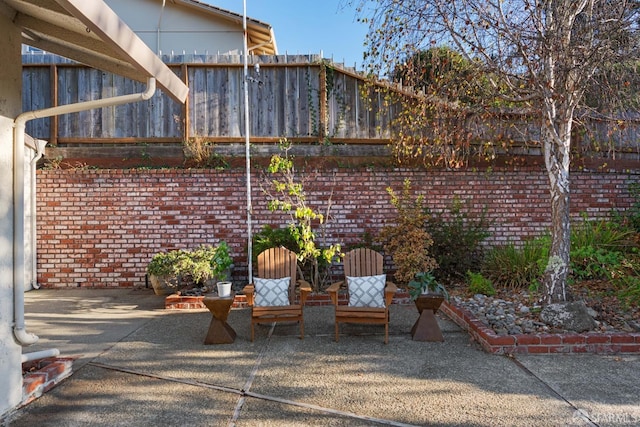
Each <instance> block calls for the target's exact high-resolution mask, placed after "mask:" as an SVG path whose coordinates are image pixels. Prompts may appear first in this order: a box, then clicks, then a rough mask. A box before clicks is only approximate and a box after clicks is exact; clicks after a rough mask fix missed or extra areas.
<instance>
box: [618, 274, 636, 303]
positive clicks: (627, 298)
mask: <svg viewBox="0 0 640 427" xmlns="http://www.w3.org/2000/svg"><path fill="white" fill-rule="evenodd" d="M615 285H616V287H617V288H618V298H619V299H620V301H622V303H623V305H625V306H627V307H628V306H636V307H637V306H640V277H638V276H637V275H629V276H624V277H621V278H620V279H618V280H616V281H615Z"/></svg>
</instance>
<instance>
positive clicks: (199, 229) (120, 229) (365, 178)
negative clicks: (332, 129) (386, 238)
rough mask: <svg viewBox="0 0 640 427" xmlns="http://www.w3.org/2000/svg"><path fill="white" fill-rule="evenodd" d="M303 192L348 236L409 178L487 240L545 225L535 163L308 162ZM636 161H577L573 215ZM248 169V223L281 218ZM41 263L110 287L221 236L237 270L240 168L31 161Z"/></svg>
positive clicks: (65, 279) (63, 275) (138, 280)
mask: <svg viewBox="0 0 640 427" xmlns="http://www.w3.org/2000/svg"><path fill="white" fill-rule="evenodd" d="M306 177H307V179H308V180H309V181H308V182H307V183H306V184H305V188H306V190H307V193H308V200H309V202H310V204H311V205H312V206H314V207H315V208H317V209H319V210H320V211H322V212H324V209H325V208H326V201H327V200H329V199H330V198H331V200H332V207H331V211H330V219H329V222H328V228H327V237H328V239H329V242H340V243H342V244H344V245H347V246H348V245H352V244H355V243H358V242H360V241H361V239H362V237H363V235H364V234H365V233H371V234H376V233H377V231H379V230H380V228H381V227H382V226H383V225H384V222H385V221H386V220H387V219H389V218H391V217H392V216H393V214H394V209H393V208H392V207H391V205H390V204H389V198H388V196H387V194H386V191H385V189H386V187H388V186H390V185H391V186H393V187H394V188H396V189H400V188H401V186H402V182H403V180H404V179H405V178H410V179H411V180H412V182H413V186H414V188H415V189H417V190H418V191H419V192H420V193H422V194H425V195H426V202H427V206H428V207H429V208H430V209H431V210H432V211H434V212H442V211H443V210H445V209H446V207H447V206H448V205H449V204H450V202H451V200H452V199H453V197H454V196H458V197H459V198H460V199H461V200H463V201H467V202H468V206H469V207H470V209H471V210H472V211H474V212H480V211H481V210H482V209H483V207H484V206H486V207H487V208H488V215H489V217H490V218H491V219H492V220H493V223H494V225H493V227H492V229H491V232H492V235H491V237H490V239H489V244H496V243H505V242H518V241H521V239H523V238H527V237H532V236H537V235H540V234H541V233H543V232H544V231H545V230H546V229H547V227H548V226H549V223H550V222H549V216H550V213H549V212H550V211H549V209H550V208H549V201H548V194H549V192H548V190H547V187H548V183H547V177H546V173H545V172H544V171H543V170H542V168H540V167H531V168H525V169H518V170H493V171H491V172H487V171H429V172H425V171H416V170H385V169H365V168H361V169H335V170H334V169H332V170H323V171H320V172H317V173H316V172H309V173H307V174H306ZM638 180H639V174H638V172H629V173H618V172H610V173H609V172H594V173H588V172H576V173H573V178H572V185H573V195H572V206H573V209H572V215H573V216H577V215H578V214H579V213H580V212H584V211H586V212H588V213H589V216H590V217H602V216H607V215H609V214H610V213H611V211H612V210H624V209H626V208H628V207H629V206H630V204H631V203H632V200H631V199H630V197H629V195H628V184H629V183H630V182H632V181H635V182H638ZM263 182H264V180H263V179H261V178H260V176H259V172H256V175H255V176H254V178H253V188H254V192H253V206H254V214H253V219H254V222H255V223H254V230H259V229H260V228H261V227H262V225H264V224H273V225H279V224H284V223H285V221H286V217H284V216H282V215H280V214H275V213H272V212H269V210H268V209H267V208H266V205H267V199H266V197H265V195H264V194H263V193H262V191H261V190H260V185H261V183H263ZM38 191H39V193H38V221H39V225H38V233H39V237H38V239H39V240H38V253H39V258H38V274H39V282H40V284H41V285H42V286H45V287H69V286H72V287H73V286H83V287H84V286H86V287H118V286H136V285H142V284H143V283H144V276H145V268H146V265H147V263H148V261H149V259H150V258H151V256H152V255H153V254H154V253H156V252H158V251H160V250H167V249H174V248H178V247H187V248H188V247H194V246H196V245H199V244H202V243H216V242H218V241H219V240H226V241H227V242H228V243H229V245H230V246H231V249H232V255H233V257H234V261H235V266H236V269H235V277H234V279H235V280H236V281H242V280H243V279H244V277H245V276H246V250H245V245H246V227H245V219H246V213H245V206H246V192H245V178H244V171H243V170H227V171H214V170H143V169H139V170H41V171H39V173H38Z"/></svg>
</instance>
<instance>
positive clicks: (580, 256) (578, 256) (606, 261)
mask: <svg viewBox="0 0 640 427" xmlns="http://www.w3.org/2000/svg"><path fill="white" fill-rule="evenodd" d="M623 259H624V255H623V254H622V252H619V251H612V250H608V249H603V248H594V247H593V246H582V247H577V248H575V249H573V250H572V251H571V274H572V277H573V278H574V279H577V280H592V279H612V278H614V277H616V276H618V275H620V274H621V272H620V268H621V265H622V261H623Z"/></svg>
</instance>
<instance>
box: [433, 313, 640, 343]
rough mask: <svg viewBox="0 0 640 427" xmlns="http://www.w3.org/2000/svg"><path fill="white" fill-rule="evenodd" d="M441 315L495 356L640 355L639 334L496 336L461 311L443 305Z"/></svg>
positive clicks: (590, 333)
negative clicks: (560, 354) (561, 354)
mask: <svg viewBox="0 0 640 427" xmlns="http://www.w3.org/2000/svg"><path fill="white" fill-rule="evenodd" d="M440 311H442V312H443V313H444V314H445V315H446V316H447V317H449V318H450V319H451V320H452V321H454V322H455V323H456V324H457V325H458V326H460V327H461V328H462V329H464V330H466V331H467V332H469V335H471V337H472V338H473V339H474V340H476V341H477V342H478V343H479V344H480V345H481V346H482V348H483V349H484V350H485V351H487V352H489V353H492V354H515V353H517V354H555V353H594V354H617V353H640V333H619V332H616V333H608V332H607V333H597V332H588V333H583V334H578V333H566V334H518V335H497V334H496V333H495V332H494V331H493V329H491V328H489V327H487V326H486V325H485V324H484V323H482V322H481V321H480V320H478V319H476V318H475V317H473V315H472V314H471V313H470V312H469V311H467V310H464V309H462V308H460V307H456V306H453V305H451V304H449V303H447V302H444V303H443V304H442V306H441V307H440Z"/></svg>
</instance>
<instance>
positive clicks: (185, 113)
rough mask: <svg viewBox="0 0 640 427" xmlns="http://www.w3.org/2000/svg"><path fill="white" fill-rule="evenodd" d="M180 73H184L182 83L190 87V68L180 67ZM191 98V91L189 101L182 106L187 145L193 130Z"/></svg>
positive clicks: (186, 100) (183, 139) (183, 130)
mask: <svg viewBox="0 0 640 427" xmlns="http://www.w3.org/2000/svg"><path fill="white" fill-rule="evenodd" d="M180 72H181V73H182V81H183V82H184V84H185V85H187V87H189V67H188V66H187V64H186V63H182V64H181V65H180ZM190 97H191V91H189V95H188V96H187V99H185V101H184V104H183V105H182V142H183V143H185V142H187V141H188V140H189V136H190V134H189V131H190V128H191V120H189V98H190Z"/></svg>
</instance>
